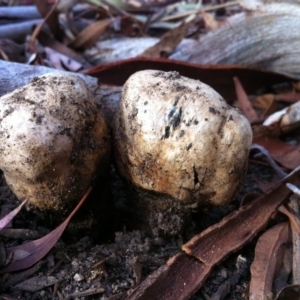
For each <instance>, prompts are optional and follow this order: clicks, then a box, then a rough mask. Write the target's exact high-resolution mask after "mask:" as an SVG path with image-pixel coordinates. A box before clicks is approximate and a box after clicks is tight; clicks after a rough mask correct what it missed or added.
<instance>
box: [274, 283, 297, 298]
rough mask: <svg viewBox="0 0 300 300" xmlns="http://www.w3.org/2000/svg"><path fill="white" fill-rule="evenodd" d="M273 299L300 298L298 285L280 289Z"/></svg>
mask: <svg viewBox="0 0 300 300" xmlns="http://www.w3.org/2000/svg"><path fill="white" fill-rule="evenodd" d="M275 300H300V285H299V284H297V285H289V286H287V287H285V288H284V289H282V290H281V291H280V292H279V294H278V295H277V297H276V298H275Z"/></svg>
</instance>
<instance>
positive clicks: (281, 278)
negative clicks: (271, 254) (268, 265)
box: [273, 244, 293, 295]
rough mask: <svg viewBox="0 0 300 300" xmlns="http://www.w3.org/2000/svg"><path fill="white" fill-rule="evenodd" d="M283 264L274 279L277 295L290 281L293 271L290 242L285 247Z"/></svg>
mask: <svg viewBox="0 0 300 300" xmlns="http://www.w3.org/2000/svg"><path fill="white" fill-rule="evenodd" d="M283 252H284V253H283V259H282V265H281V266H280V270H279V272H278V275H277V276H276V278H275V279H274V284H273V286H274V293H275V294H276V295H277V294H278V293H279V292H280V291H281V290H282V289H283V288H284V287H286V286H287V285H288V281H289V278H290V275H291V272H292V256H293V251H292V247H291V245H290V244H287V245H285V246H284V247H283Z"/></svg>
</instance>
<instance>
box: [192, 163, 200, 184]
mask: <svg viewBox="0 0 300 300" xmlns="http://www.w3.org/2000/svg"><path fill="white" fill-rule="evenodd" d="M193 173H194V184H195V186H196V185H198V184H199V183H200V181H199V174H198V172H197V170H196V167H195V165H194V166H193Z"/></svg>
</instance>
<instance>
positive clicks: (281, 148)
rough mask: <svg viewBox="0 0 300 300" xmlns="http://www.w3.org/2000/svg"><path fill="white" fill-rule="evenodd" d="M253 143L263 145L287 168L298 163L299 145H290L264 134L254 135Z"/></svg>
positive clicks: (299, 157) (291, 167)
mask: <svg viewBox="0 0 300 300" xmlns="http://www.w3.org/2000/svg"><path fill="white" fill-rule="evenodd" d="M253 143H255V144H258V145H261V146H263V147H264V148H265V149H267V150H268V151H269V153H270V155H271V156H272V158H273V159H274V160H276V161H277V162H279V163H280V164H281V165H282V166H283V167H285V168H287V169H289V170H293V169H295V168H296V167H298V166H299V165H300V145H290V144H287V143H285V142H283V141H281V140H279V139H278V138H272V137H268V136H266V135H259V136H254V137H253Z"/></svg>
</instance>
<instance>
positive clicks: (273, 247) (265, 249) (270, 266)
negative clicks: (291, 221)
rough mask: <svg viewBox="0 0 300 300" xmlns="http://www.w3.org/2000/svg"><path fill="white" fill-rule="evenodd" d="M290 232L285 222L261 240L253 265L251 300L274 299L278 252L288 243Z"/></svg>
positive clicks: (267, 232)
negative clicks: (274, 278) (273, 288)
mask: <svg viewBox="0 0 300 300" xmlns="http://www.w3.org/2000/svg"><path fill="white" fill-rule="evenodd" d="M288 232H289V226H288V223H287V222H285V223H281V224H278V225H276V226H274V227H272V228H271V229H269V230H268V231H266V232H265V233H264V234H263V235H262V236H261V237H260V238H259V240H258V242H257V245H256V248H255V259H254V261H253V263H252V265H251V281H250V291H249V300H265V299H271V298H272V284H273V277H274V273H275V269H276V262H277V252H278V250H279V248H280V247H281V245H282V244H284V243H287V241H288V237H289V234H288Z"/></svg>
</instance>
